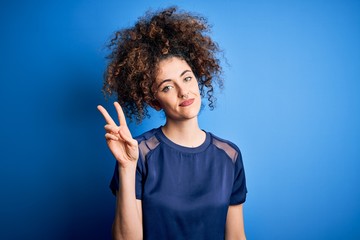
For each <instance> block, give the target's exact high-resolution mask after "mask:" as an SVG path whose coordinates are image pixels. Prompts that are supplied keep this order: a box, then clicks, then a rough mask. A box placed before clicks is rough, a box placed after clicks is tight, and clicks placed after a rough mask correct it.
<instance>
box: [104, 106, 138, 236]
mask: <svg viewBox="0 0 360 240" xmlns="http://www.w3.org/2000/svg"><path fill="white" fill-rule="evenodd" d="M114 105H115V108H116V111H117V113H118V118H119V122H120V125H119V126H117V125H116V123H115V122H114V120H113V119H112V118H111V117H110V115H109V113H108V112H107V111H106V109H105V108H103V107H102V106H98V109H99V111H100V112H101V114H102V115H103V116H104V118H105V120H106V123H107V124H106V125H105V130H106V134H105V138H106V142H107V144H108V147H109V149H110V150H111V152H112V154H113V155H114V157H115V159H116V161H117V162H118V171H119V189H118V191H117V193H116V211H115V219H114V223H113V227H112V233H113V239H115V240H120V239H126V240H127V239H131V240H136V239H142V238H143V230H142V209H141V201H140V200H136V196H135V175H136V166H137V161H138V158H139V149H138V143H137V141H136V140H135V139H133V138H132V136H131V133H130V130H129V128H128V127H127V124H126V120H125V116H124V113H123V111H122V109H121V107H120V105H119V103H117V102H115V103H114Z"/></svg>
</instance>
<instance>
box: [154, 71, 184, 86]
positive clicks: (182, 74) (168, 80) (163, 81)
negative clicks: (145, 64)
mask: <svg viewBox="0 0 360 240" xmlns="http://www.w3.org/2000/svg"><path fill="white" fill-rule="evenodd" d="M187 72H191V71H190V70H188V69H187V70H185V71H183V72H182V73H181V74H180V77H182V76H184V74H185V73H187ZM170 81H171V79H165V80H162V81H161V82H160V84H159V85H158V88H159V87H160V86H161V85H162V84H163V83H165V82H170Z"/></svg>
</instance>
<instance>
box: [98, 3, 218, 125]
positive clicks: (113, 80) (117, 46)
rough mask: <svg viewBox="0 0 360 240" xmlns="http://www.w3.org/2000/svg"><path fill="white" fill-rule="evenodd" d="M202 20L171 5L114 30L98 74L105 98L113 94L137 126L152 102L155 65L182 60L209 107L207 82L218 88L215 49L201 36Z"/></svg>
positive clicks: (211, 103) (210, 93)
mask: <svg viewBox="0 0 360 240" xmlns="http://www.w3.org/2000/svg"><path fill="white" fill-rule="evenodd" d="M209 32H210V26H209V25H208V23H207V21H206V19H205V18H204V17H201V16H198V15H194V14H190V13H188V12H179V11H178V9H177V7H171V8H167V9H164V10H162V11H159V12H154V13H152V12H147V13H146V14H145V16H144V17H142V18H139V20H138V21H137V22H136V24H135V26H134V27H132V28H126V29H122V30H119V31H117V32H115V35H114V37H113V38H112V39H111V40H110V42H109V44H108V47H109V49H110V50H111V52H110V54H109V55H108V56H107V58H108V59H109V60H110V62H109V64H108V66H107V69H106V71H105V76H104V79H105V80H104V85H103V92H104V94H105V95H112V94H113V93H116V94H117V98H118V102H119V103H120V105H121V106H122V107H123V110H124V112H125V115H126V116H127V117H129V118H130V120H133V119H134V118H135V119H136V120H137V122H141V120H143V119H144V118H145V117H146V116H147V117H149V115H148V110H147V107H148V106H149V105H150V106H151V105H152V104H151V103H152V102H154V101H155V98H154V94H153V93H154V89H152V88H153V83H154V82H155V79H156V74H157V66H158V63H159V61H161V60H163V59H166V58H168V57H173V56H175V57H179V58H181V59H183V60H185V61H186V62H187V63H188V64H189V66H190V67H191V69H192V70H193V72H194V75H195V76H196V78H197V80H198V84H199V88H200V93H201V96H202V97H204V96H205V95H206V96H207V98H208V101H209V107H210V109H213V108H214V102H215V100H216V99H215V97H214V96H213V91H214V88H213V81H214V80H215V81H216V82H217V83H218V84H219V86H220V87H222V82H223V81H222V79H221V77H220V75H221V72H222V69H221V66H220V62H219V59H218V58H217V57H216V55H217V54H218V53H219V52H220V49H219V47H218V45H217V44H216V43H215V42H214V41H213V40H212V39H211V38H210V37H209V36H208V35H207V33H209Z"/></svg>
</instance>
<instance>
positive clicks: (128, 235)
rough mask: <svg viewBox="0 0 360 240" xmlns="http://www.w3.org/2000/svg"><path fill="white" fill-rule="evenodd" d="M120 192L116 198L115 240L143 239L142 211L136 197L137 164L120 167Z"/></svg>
mask: <svg viewBox="0 0 360 240" xmlns="http://www.w3.org/2000/svg"><path fill="white" fill-rule="evenodd" d="M118 171H119V182H120V186H119V190H118V193H117V197H116V211H115V220H114V223H113V239H115V240H120V239H130V240H133V239H134V240H135V239H142V237H143V236H142V235H143V230H142V216H141V215H142V211H141V209H139V208H138V205H137V201H136V197H135V174H136V164H132V165H131V166H127V167H126V168H122V167H119V170H118Z"/></svg>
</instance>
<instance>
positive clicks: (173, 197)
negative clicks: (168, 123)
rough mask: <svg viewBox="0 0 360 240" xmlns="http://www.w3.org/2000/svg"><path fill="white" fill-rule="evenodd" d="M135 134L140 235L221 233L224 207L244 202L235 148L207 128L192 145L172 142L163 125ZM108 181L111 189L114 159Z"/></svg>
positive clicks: (241, 171)
mask: <svg viewBox="0 0 360 240" xmlns="http://www.w3.org/2000/svg"><path fill="white" fill-rule="evenodd" d="M136 139H137V140H138V143H139V151H140V154H139V155H140V157H139V160H138V163H137V172H136V186H135V188H136V198H137V199H141V200H142V213H143V231H144V239H150V240H162V239H187V240H191V239H194V240H195V239H196V240H201V239H206V240H211V239H214V240H215V239H216V240H218V239H224V236H225V223H226V216H227V211H228V207H229V205H236V204H241V203H243V202H245V199H246V193H247V189H246V182H245V173H244V167H243V162H242V157H241V153H240V150H239V148H238V147H237V146H236V145H235V144H233V143H231V142H229V141H226V140H223V139H220V138H218V137H216V136H214V135H213V134H211V133H209V132H206V140H205V142H204V143H203V144H202V145H200V146H198V147H195V148H189V147H183V146H180V145H177V144H175V143H174V142H172V141H171V140H169V139H168V138H167V137H166V136H165V135H164V134H163V132H162V130H161V128H156V129H153V130H151V131H149V132H146V133H144V134H142V135H141V136H139V137H137V138H136ZM110 187H111V190H112V191H113V193H114V194H115V193H116V190H117V189H118V187H119V176H118V170H117V165H116V167H115V171H114V176H113V178H112V180H111V184H110Z"/></svg>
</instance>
